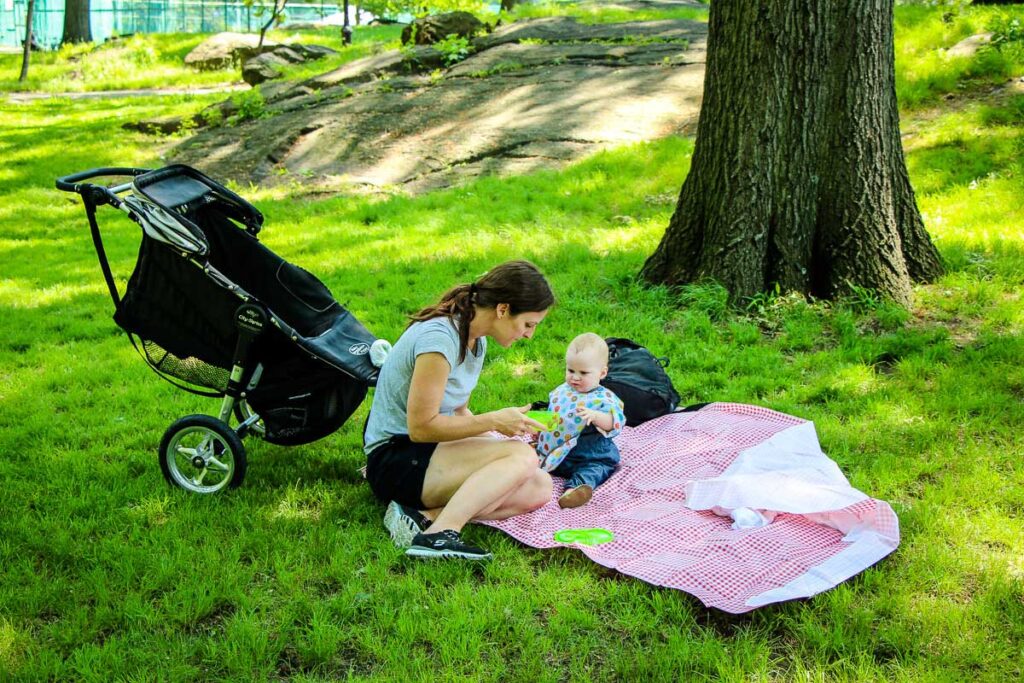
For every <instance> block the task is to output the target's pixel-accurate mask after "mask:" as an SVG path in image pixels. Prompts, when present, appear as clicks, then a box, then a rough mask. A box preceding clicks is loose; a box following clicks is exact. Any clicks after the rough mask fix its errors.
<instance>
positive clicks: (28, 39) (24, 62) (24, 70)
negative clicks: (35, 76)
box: [18, 0, 36, 83]
mask: <svg viewBox="0 0 1024 683" xmlns="http://www.w3.org/2000/svg"><path fill="white" fill-rule="evenodd" d="M35 4H36V0H28V7H27V8H26V9H25V46H24V50H23V51H22V53H21V74H20V75H19V76H18V82H19V83H24V82H25V79H26V78H28V63H29V59H30V58H31V55H32V15H33V13H34V12H33V10H35Z"/></svg>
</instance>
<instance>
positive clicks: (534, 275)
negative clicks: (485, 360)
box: [409, 261, 555, 363]
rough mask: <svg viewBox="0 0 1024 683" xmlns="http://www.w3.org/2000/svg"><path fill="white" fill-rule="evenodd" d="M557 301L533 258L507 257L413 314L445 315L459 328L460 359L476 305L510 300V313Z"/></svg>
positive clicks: (417, 318)
mask: <svg viewBox="0 0 1024 683" xmlns="http://www.w3.org/2000/svg"><path fill="white" fill-rule="evenodd" d="M554 303H555V295H554V294H553V293H552V292H551V285H549V284H548V281H547V279H546V278H545V277H544V275H543V274H542V273H541V272H540V270H538V269H537V266H535V265H533V264H532V263H530V262H529V261H506V262H505V263H502V264H500V265H497V266H494V267H493V268H491V269H490V270H489V271H487V272H486V273H484V274H483V275H481V276H480V277H479V278H478V279H477V281H476V282H470V283H466V284H461V285H456V286H454V287H452V288H451V289H449V290H448V291H447V292H445V293H444V295H443V296H442V297H441V300H440V301H438V302H437V303H436V304H434V305H433V306H427V307H426V308H424V309H423V310H421V311H419V312H418V313H416V314H414V315H411V316H409V317H410V319H411V322H410V323H409V324H410V325H411V324H412V323H414V322H420V321H423V320H431V319H433V318H440V317H441V316H444V317H446V318H448V319H449V320H451V321H452V324H453V325H455V327H456V329H457V330H458V332H459V362H460V363H461V362H462V361H464V360H465V359H466V352H467V351H468V350H469V324H470V323H471V322H473V318H475V317H476V307H477V306H479V307H480V308H492V307H494V306H497V305H498V304H508V306H509V314H510V315H519V314H520V313H526V312H531V313H532V312H539V311H546V310H547V309H549V308H551V306H552V304H554Z"/></svg>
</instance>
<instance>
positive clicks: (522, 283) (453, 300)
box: [363, 261, 555, 560]
mask: <svg viewBox="0 0 1024 683" xmlns="http://www.w3.org/2000/svg"><path fill="white" fill-rule="evenodd" d="M554 300H555V299H554V295H553V294H552V293H551V287H550V285H548V282H547V280H546V279H545V278H544V276H543V275H542V274H541V273H540V271H539V270H537V267H536V266H534V265H533V264H532V263H529V262H527V261H509V262H508V263H503V264H501V265H499V266H496V267H495V268H493V269H491V270H490V271H489V272H488V273H486V274H485V275H483V276H482V277H481V278H480V279H479V280H477V281H476V282H473V283H470V284H464V285H458V286H457V287H455V288H453V289H451V290H450V291H448V292H447V293H446V294H445V295H444V296H443V297H441V300H440V301H439V302H438V303H437V304H435V305H433V306H428V307H427V308H425V309H423V310H422V311H420V312H419V313H417V314H416V315H414V316H412V320H413V322H412V323H411V324H410V325H409V327H408V328H407V329H406V330H405V332H404V333H403V334H402V336H401V337H400V338H399V340H398V342H397V343H396V344H395V346H394V348H393V349H392V350H391V352H390V354H388V357H387V361H386V362H385V363H384V367H383V368H381V373H380V379H379V380H378V382H377V389H376V392H375V393H374V396H373V405H372V406H371V408H370V417H369V420H367V423H366V432H365V434H364V435H363V442H364V446H363V447H364V450H365V451H366V454H367V466H366V478H367V480H368V481H369V482H370V487H371V488H372V489H373V492H374V495H376V496H377V497H378V498H379V499H381V500H382V501H390V504H389V505H388V509H387V512H386V513H385V515H384V525H385V527H387V529H388V531H389V533H390V534H391V538H392V539H394V541H395V544H396V545H398V546H399V547H404V548H407V550H406V554H407V555H411V556H413V557H456V558H462V559H473V560H488V559H490V558H491V554H490V553H488V552H486V551H484V550H481V549H480V548H476V547H473V546H470V545H467V544H465V543H463V542H462V539H461V537H460V535H459V532H460V531H461V530H462V527H463V526H465V525H466V523H467V522H469V521H470V520H471V519H505V518H507V517H512V516H514V515H518V514H522V513H524V512H529V511H531V510H535V509H537V508H539V507H540V506H542V505H544V504H545V503H547V502H548V501H549V500H550V499H551V477H550V476H549V475H548V474H547V472H544V471H543V470H541V469H540V468H538V466H537V455H536V453H535V451H534V450H533V448H532V447H531V446H529V445H527V444H525V443H523V442H522V441H518V440H503V439H497V438H495V437H493V436H485V435H486V434H487V432H492V431H496V432H500V433H501V434H504V435H506V436H520V435H524V434H528V433H530V432H531V431H538V430H540V429H541V428H542V427H543V425H541V424H540V423H538V422H536V421H534V420H531V419H530V418H528V417H526V415H525V414H524V413H525V412H526V410H527V409H528V406H525V407H522V408H504V409H502V410H496V411H493V412H490V413H483V414H481V415H474V414H473V413H472V412H470V410H469V407H468V404H469V397H470V394H471V393H472V392H473V388H474V387H475V386H476V383H477V379H478V378H479V376H480V369H481V367H482V366H483V360H484V355H485V354H486V352H487V338H488V337H490V338H491V339H493V340H494V341H495V342H496V343H498V344H500V345H501V346H506V347H507V346H509V345H511V344H512V343H513V342H515V341H517V340H519V339H529V338H530V337H532V336H533V332H534V330H535V329H536V327H537V325H538V324H539V323H540V322H541V321H542V320H543V319H544V316H545V315H547V311H548V308H550V307H551V305H552V304H553V303H554Z"/></svg>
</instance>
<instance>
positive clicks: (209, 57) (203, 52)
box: [185, 31, 277, 71]
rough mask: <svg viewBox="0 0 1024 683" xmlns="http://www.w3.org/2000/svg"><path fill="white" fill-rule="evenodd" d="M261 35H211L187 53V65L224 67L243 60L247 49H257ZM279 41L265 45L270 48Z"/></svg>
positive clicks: (264, 43) (211, 67)
mask: <svg viewBox="0 0 1024 683" xmlns="http://www.w3.org/2000/svg"><path fill="white" fill-rule="evenodd" d="M259 41H260V37H259V36H257V35H253V34H251V33H231V32H230V31H228V32H224V33H218V34H217V35H214V36H210V37H209V38H207V39H206V40H204V41H203V42H201V43H199V45H196V46H195V48H194V49H193V50H192V51H191V52H189V53H188V54H187V55H185V65H186V66H190V67H192V68H193V69H198V70H199V71H211V70H214V69H224V68H227V67H229V66H231V65H232V64H237V63H239V62H241V61H242V54H243V51H245V50H255V49H256V45H257V43H259ZM276 45H277V43H272V42H270V41H266V40H265V41H263V47H264V48H266V49H270V48H272V47H275V46H276Z"/></svg>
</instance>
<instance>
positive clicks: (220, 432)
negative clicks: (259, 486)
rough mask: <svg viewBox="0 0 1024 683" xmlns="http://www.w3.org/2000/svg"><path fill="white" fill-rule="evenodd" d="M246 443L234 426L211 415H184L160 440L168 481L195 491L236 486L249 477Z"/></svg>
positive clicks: (161, 455)
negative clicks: (239, 436)
mask: <svg viewBox="0 0 1024 683" xmlns="http://www.w3.org/2000/svg"><path fill="white" fill-rule="evenodd" d="M246 464H247V462H246V458H245V446H243V445H242V440H241V439H240V438H238V435H237V434H236V433H235V431H234V430H233V429H231V427H229V426H228V425H226V424H224V423H223V422H221V421H220V420H218V419H217V418H215V417H210V416H209V415H189V416H188V417H183V418H181V419H180V420H178V421H177V422H175V423H174V424H172V425H171V426H170V427H168V428H167V431H166V432H164V438H163V439H162V440H161V441H160V470H161V471H162V472H163V474H164V479H166V480H167V483H169V484H173V485H175V486H180V487H181V488H183V489H185V490H186V491H191V492H192V493H217V492H218V491H222V490H223V489H225V488H236V487H237V486H239V485H241V483H242V480H243V479H245V468H246Z"/></svg>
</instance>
